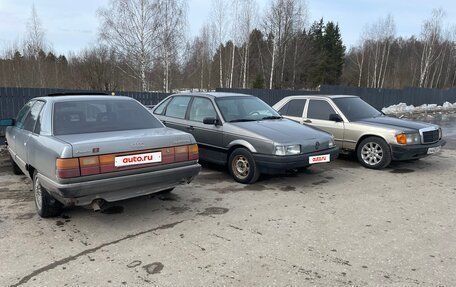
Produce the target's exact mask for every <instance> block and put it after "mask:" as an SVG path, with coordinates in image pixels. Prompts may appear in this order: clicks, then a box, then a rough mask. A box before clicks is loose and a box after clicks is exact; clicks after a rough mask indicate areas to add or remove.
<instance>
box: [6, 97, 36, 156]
mask: <svg viewBox="0 0 456 287" xmlns="http://www.w3.org/2000/svg"><path fill="white" fill-rule="evenodd" d="M34 103H35V100H31V101H29V102H28V103H26V104H25V105H24V106H23V107H22V109H20V111H19V113H18V114H17V116H16V121H15V123H14V126H12V127H11V128H10V130H9V132H8V133H7V134H6V140H7V142H8V146H9V148H10V150H11V151H12V152H13V153H14V154H13V157H16V154H17V151H16V138H17V134H18V132H19V131H20V129H22V127H23V125H24V120H25V117H26V116H27V114H28V113H29V112H30V108H31V107H32V105H33V104H34Z"/></svg>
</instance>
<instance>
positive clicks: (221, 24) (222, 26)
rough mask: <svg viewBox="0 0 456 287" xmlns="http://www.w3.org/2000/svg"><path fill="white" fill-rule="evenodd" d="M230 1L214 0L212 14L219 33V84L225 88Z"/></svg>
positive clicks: (217, 33)
mask: <svg viewBox="0 0 456 287" xmlns="http://www.w3.org/2000/svg"><path fill="white" fill-rule="evenodd" d="M228 7H229V6H228V1H226V0H212V16H213V24H214V26H215V31H216V35H217V41H218V44H217V45H218V46H219V50H220V53H219V77H220V78H219V80H220V81H219V85H220V87H221V88H223V55H222V51H223V42H224V41H225V37H226V28H227V21H228V18H227V17H226V15H227V11H228Z"/></svg>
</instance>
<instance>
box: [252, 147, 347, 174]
mask: <svg viewBox="0 0 456 287" xmlns="http://www.w3.org/2000/svg"><path fill="white" fill-rule="evenodd" d="M325 154H329V155H330V160H331V161H333V160H335V159H336V158H337V157H339V148H338V147H334V148H330V149H326V150H320V151H317V152H312V153H306V154H300V155H290V156H277V155H266V154H253V158H254V159H255V163H256V164H257V166H258V168H259V169H260V172H261V173H267V174H278V173H285V172H286V171H287V170H290V169H295V168H302V167H306V166H309V165H310V163H309V157H311V156H318V155H325Z"/></svg>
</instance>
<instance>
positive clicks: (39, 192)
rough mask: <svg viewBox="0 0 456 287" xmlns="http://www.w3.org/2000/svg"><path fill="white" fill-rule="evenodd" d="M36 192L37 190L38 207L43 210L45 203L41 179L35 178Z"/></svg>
mask: <svg viewBox="0 0 456 287" xmlns="http://www.w3.org/2000/svg"><path fill="white" fill-rule="evenodd" d="M34 192H35V202H36V207H38V209H39V210H41V206H42V205H43V198H42V197H41V195H42V194H41V193H42V190H41V184H40V181H39V180H38V178H37V179H35V187H34Z"/></svg>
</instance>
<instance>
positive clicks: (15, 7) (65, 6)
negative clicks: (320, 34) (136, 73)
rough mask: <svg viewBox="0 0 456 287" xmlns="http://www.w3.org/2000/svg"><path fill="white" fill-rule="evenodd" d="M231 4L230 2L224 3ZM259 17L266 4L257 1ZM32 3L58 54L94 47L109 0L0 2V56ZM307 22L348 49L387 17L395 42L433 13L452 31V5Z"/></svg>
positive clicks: (194, 1)
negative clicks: (334, 27) (332, 27)
mask: <svg viewBox="0 0 456 287" xmlns="http://www.w3.org/2000/svg"><path fill="white" fill-rule="evenodd" d="M226 1H230V0H226ZM257 2H258V6H259V10H260V13H261V11H262V10H263V9H265V8H266V7H267V6H268V3H269V2H270V0H257ZM32 3H34V4H35V7H36V10H37V13H38V15H39V17H40V18H41V22H42V24H43V27H44V28H45V31H46V39H47V40H48V42H50V43H51V45H52V48H53V50H54V51H56V52H57V53H68V52H69V51H73V52H78V51H80V50H81V49H82V48H84V47H88V46H90V45H93V44H95V43H96V41H97V32H98V18H97V15H96V11H97V9H98V8H100V7H102V6H107V4H108V3H109V0H95V1H94V0H77V1H68V0H60V1H59V0H35V1H31V0H28V1H27V0H0V50H3V49H4V48H5V47H7V46H10V45H12V44H13V43H15V42H20V40H21V39H22V38H23V35H24V33H25V30H26V23H27V20H28V18H29V17H30V14H31V7H32ZM306 3H307V6H308V8H309V18H310V21H311V22H312V21H314V20H317V19H320V18H321V17H323V18H324V19H325V21H327V20H331V21H335V22H338V23H339V26H340V28H341V32H342V37H343V39H344V43H345V44H346V45H347V47H350V46H351V45H355V44H356V42H357V41H358V39H359V36H360V34H361V32H362V31H363V28H364V26H365V25H366V24H369V23H372V22H374V21H375V20H377V19H378V18H380V17H385V16H386V15H387V14H388V13H391V14H392V15H393V17H394V20H395V22H396V31H397V35H399V36H404V37H407V36H410V35H419V33H420V29H421V24H422V22H423V20H424V19H426V18H428V17H429V16H430V14H431V11H432V9H434V8H443V9H444V10H445V11H446V18H445V23H446V24H445V25H447V26H452V25H453V26H454V25H456V0H434V1H430V0H345V1H343V0H307V1H306ZM188 6H189V31H190V32H191V34H192V35H195V34H196V33H198V31H199V29H200V27H201V26H202V25H203V24H204V22H205V21H206V20H207V18H208V17H209V14H210V6H211V1H210V0H188Z"/></svg>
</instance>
